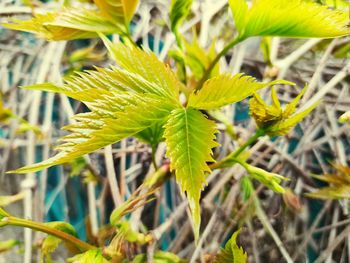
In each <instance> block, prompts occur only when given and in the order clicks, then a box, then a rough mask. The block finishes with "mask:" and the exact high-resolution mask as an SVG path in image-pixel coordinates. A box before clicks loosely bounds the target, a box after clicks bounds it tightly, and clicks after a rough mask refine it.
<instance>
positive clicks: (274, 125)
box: [249, 86, 319, 137]
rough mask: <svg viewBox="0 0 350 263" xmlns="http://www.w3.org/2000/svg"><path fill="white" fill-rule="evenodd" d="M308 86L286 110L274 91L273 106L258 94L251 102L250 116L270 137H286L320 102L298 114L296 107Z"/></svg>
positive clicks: (272, 96) (272, 92)
mask: <svg viewBox="0 0 350 263" xmlns="http://www.w3.org/2000/svg"><path fill="white" fill-rule="evenodd" d="M306 88H307V86H305V87H304V89H303V90H302V91H301V92H300V94H299V95H298V96H297V97H296V98H294V99H293V100H292V101H291V102H290V103H289V104H287V105H286V106H285V108H284V109H282V108H281V105H280V102H279V100H278V97H277V93H276V91H275V90H274V89H272V91H271V100H272V105H267V104H266V103H265V102H264V100H263V99H262V98H261V97H260V96H259V95H258V94H257V93H255V94H254V97H253V98H252V99H251V100H250V106H249V107H250V114H251V115H252V116H253V118H254V120H255V122H256V124H257V126H258V127H259V128H260V129H262V130H263V131H264V132H265V134H267V135H269V136H270V137H273V136H282V135H286V134H287V133H288V132H289V131H290V129H291V128H293V127H294V126H295V125H296V124H297V123H298V122H300V121H302V120H303V119H304V118H305V117H306V116H307V115H308V114H309V113H310V112H311V111H312V110H313V109H315V107H316V106H317V105H318V104H319V102H317V103H315V104H313V105H312V106H310V107H309V108H307V109H306V110H304V111H302V112H299V113H297V114H294V115H293V113H294V112H295V111H296V105H297V104H298V102H299V100H300V99H301V97H302V96H303V94H304V93H305V91H306Z"/></svg>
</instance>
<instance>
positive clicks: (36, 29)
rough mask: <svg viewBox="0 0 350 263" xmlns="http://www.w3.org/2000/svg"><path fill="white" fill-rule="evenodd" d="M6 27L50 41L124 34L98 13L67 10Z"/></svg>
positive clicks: (19, 21)
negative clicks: (99, 33)
mask: <svg viewBox="0 0 350 263" xmlns="http://www.w3.org/2000/svg"><path fill="white" fill-rule="evenodd" d="M3 25H4V26H5V27H7V28H10V29H14V30H20V31H25V32H30V33H34V34H37V35H38V36H39V37H41V38H45V39H48V40H69V39H79V38H91V37H97V36H98V35H97V33H96V32H101V33H103V34H113V33H119V32H122V30H123V28H121V27H120V25H118V24H115V23H113V22H111V21H109V20H108V19H107V18H105V17H104V16H101V14H99V13H98V12H97V11H94V10H88V9H73V8H69V9H68V8H67V9H63V10H60V11H58V12H50V13H46V14H36V15H35V16H34V17H33V18H32V19H30V20H18V19H12V21H11V23H4V24H3Z"/></svg>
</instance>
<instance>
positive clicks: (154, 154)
mask: <svg viewBox="0 0 350 263" xmlns="http://www.w3.org/2000/svg"><path fill="white" fill-rule="evenodd" d="M156 151H157V146H155V145H152V149H151V158H152V164H153V167H154V170H155V171H157V170H158V165H157V162H156Z"/></svg>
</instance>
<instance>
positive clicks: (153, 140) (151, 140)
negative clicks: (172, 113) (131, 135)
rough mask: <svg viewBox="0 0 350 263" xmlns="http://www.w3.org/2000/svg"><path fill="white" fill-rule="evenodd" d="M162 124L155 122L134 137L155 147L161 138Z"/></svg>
mask: <svg viewBox="0 0 350 263" xmlns="http://www.w3.org/2000/svg"><path fill="white" fill-rule="evenodd" d="M163 126H164V122H157V123H155V124H154V125H152V126H151V127H149V128H146V129H145V130H143V131H141V132H139V133H138V134H136V135H135V137H136V138H137V139H139V140H140V141H142V142H145V143H148V144H150V145H151V146H152V148H155V147H156V146H157V145H158V144H159V143H160V142H161V141H162V140H163V133H164V128H163Z"/></svg>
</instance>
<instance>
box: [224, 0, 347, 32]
mask: <svg viewBox="0 0 350 263" xmlns="http://www.w3.org/2000/svg"><path fill="white" fill-rule="evenodd" d="M229 4H230V8H231V11H232V13H233V16H234V19H235V23H236V28H237V30H238V33H239V36H238V37H239V38H241V39H245V38H247V37H251V36H282V37H305V38H313V37H319V38H333V37H339V36H344V35H348V34H350V29H349V27H348V26H347V24H348V21H349V19H348V13H347V12H344V11H340V10H331V9H330V8H328V6H325V5H320V4H317V3H310V2H306V1H303V0H255V1H253V2H252V6H251V7H250V8H248V4H247V3H246V1H245V0H230V1H229Z"/></svg>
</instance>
